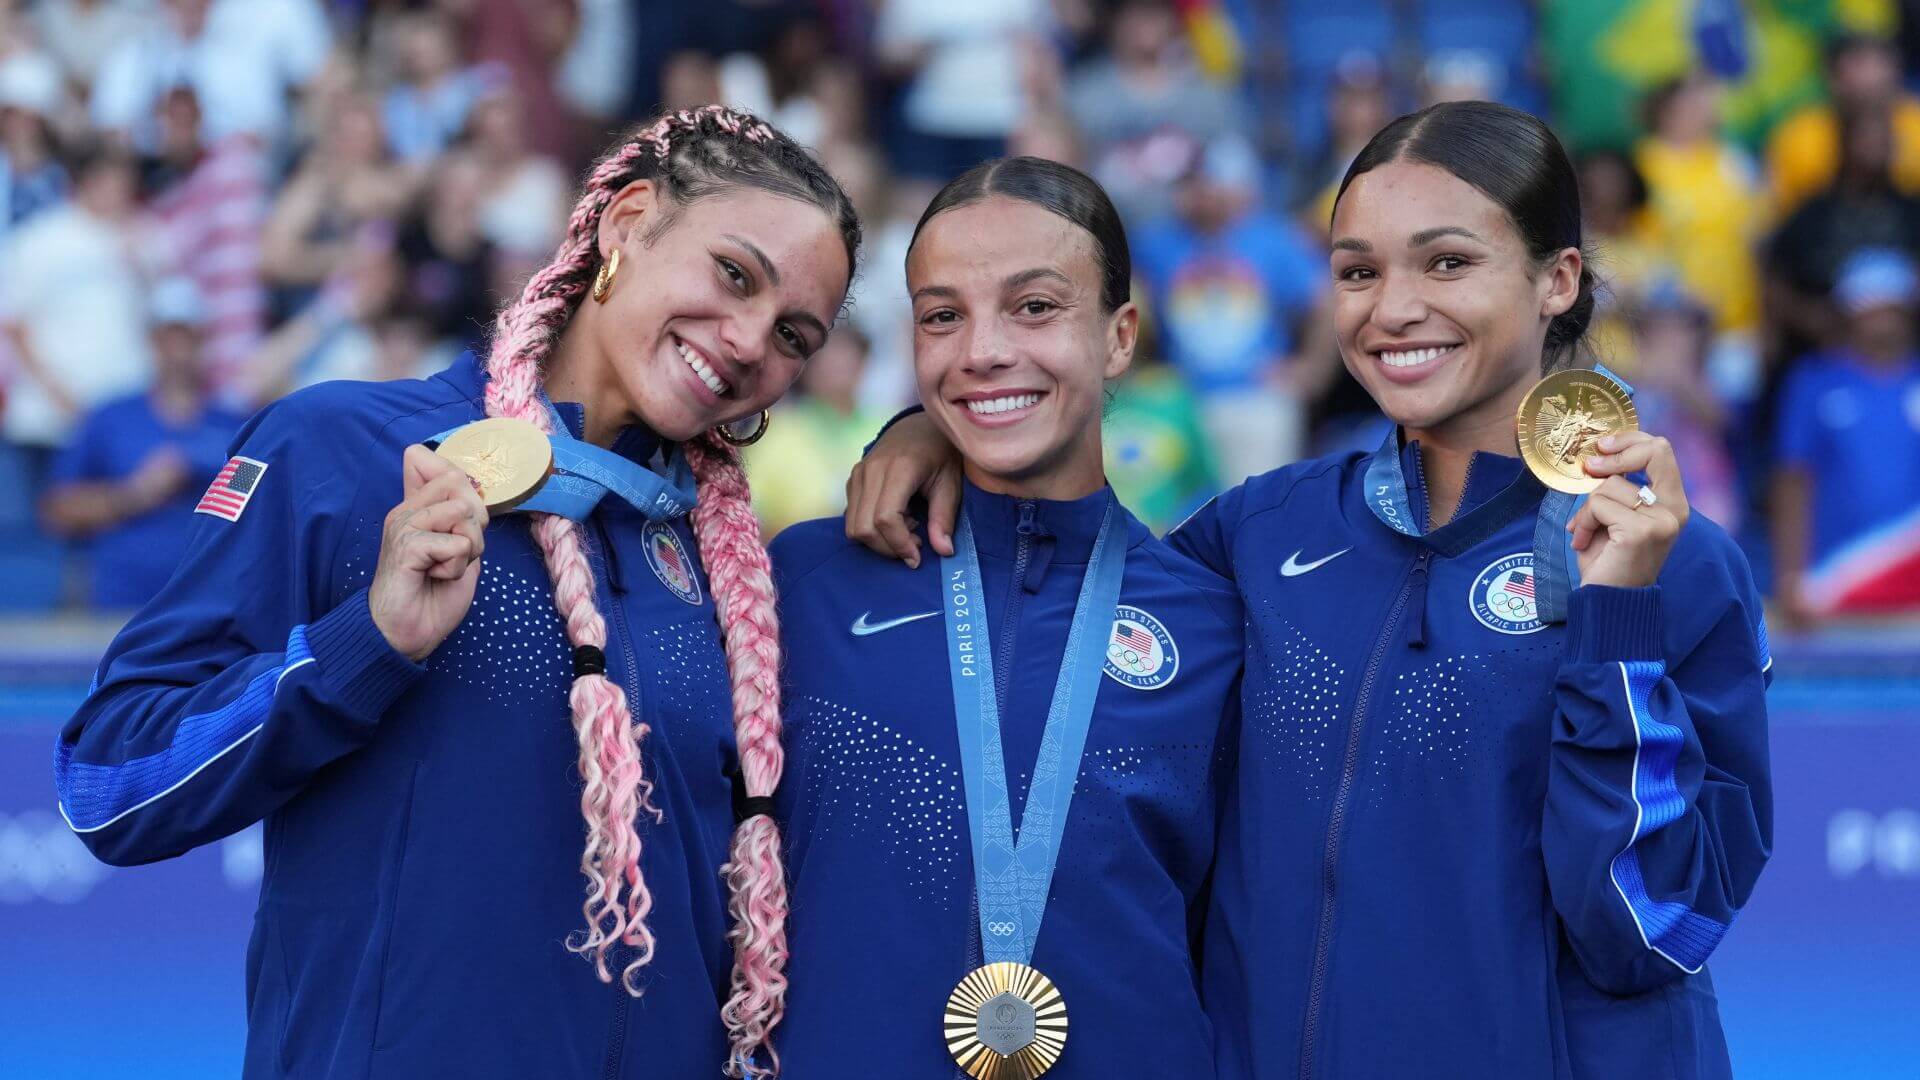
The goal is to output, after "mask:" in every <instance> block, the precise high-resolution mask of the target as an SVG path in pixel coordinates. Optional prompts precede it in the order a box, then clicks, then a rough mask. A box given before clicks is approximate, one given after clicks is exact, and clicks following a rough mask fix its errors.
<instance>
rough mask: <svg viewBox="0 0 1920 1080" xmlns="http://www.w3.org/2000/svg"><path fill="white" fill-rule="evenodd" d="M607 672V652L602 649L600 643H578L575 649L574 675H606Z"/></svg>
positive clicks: (576, 676)
mask: <svg viewBox="0 0 1920 1080" xmlns="http://www.w3.org/2000/svg"><path fill="white" fill-rule="evenodd" d="M606 673H607V654H606V653H603V652H601V651H600V646H598V645H576V646H574V649H573V677H574V678H576V679H577V678H579V677H580V676H582V675H605V674H606Z"/></svg>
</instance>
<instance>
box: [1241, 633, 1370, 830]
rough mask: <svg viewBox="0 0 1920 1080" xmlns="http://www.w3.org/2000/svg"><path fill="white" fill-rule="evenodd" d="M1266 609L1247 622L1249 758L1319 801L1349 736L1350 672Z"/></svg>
mask: <svg viewBox="0 0 1920 1080" xmlns="http://www.w3.org/2000/svg"><path fill="white" fill-rule="evenodd" d="M1269 608H1270V610H1269V615H1268V617H1266V618H1262V619H1256V620H1250V625H1251V628H1252V630H1253V633H1252V635H1251V636H1250V638H1249V640H1250V642H1251V644H1252V645H1253V647H1254V655H1252V656H1250V657H1248V658H1247V688H1246V691H1245V694H1244V696H1243V704H1244V706H1245V718H1244V723H1245V724H1246V725H1247V730H1248V734H1249V735H1250V736H1251V737H1250V738H1249V739H1248V740H1247V742H1248V756H1249V757H1250V758H1251V759H1252V763H1255V764H1259V765H1261V766H1264V767H1267V768H1272V769H1276V770H1278V771H1279V773H1280V774H1281V776H1283V777H1286V778H1291V779H1294V780H1297V781H1299V782H1300V784H1299V788H1298V790H1299V791H1300V792H1301V794H1302V795H1304V796H1305V797H1307V798H1309V799H1318V798H1320V797H1322V796H1323V795H1324V794H1325V792H1324V791H1323V790H1322V781H1324V780H1325V779H1326V778H1327V775H1328V769H1329V767H1330V765H1331V763H1332V762H1333V760H1334V759H1335V758H1336V757H1337V755H1338V753H1339V748H1338V745H1337V744H1338V742H1339V740H1340V737H1341V733H1343V732H1344V731H1345V730H1346V729H1345V727H1344V725H1345V722H1346V713H1347V710H1348V709H1349V708H1350V703H1349V702H1348V701H1347V700H1346V699H1345V697H1344V694H1345V693H1348V692H1350V691H1349V690H1348V689H1347V688H1346V685H1345V684H1346V682H1347V668H1346V665H1344V664H1342V663H1340V662H1339V661H1338V660H1335V659H1334V658H1333V657H1332V656H1331V655H1329V654H1328V653H1327V652H1326V650H1324V649H1322V648H1320V647H1319V646H1318V645H1315V644H1314V643H1313V642H1312V641H1311V640H1309V639H1308V638H1307V636H1306V635H1305V634H1303V633H1301V632H1300V630H1299V629H1298V628H1297V627H1295V626H1294V625H1293V624H1292V623H1290V622H1288V621H1287V620H1286V619H1285V618H1283V617H1281V616H1280V615H1279V614H1278V613H1277V612H1274V611H1272V610H1271V605H1270V606H1269Z"/></svg>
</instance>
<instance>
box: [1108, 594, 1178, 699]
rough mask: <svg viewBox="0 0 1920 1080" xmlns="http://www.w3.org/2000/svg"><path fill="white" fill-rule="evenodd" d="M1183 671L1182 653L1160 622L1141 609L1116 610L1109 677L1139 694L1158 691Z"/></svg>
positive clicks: (1109, 649) (1110, 646)
mask: <svg viewBox="0 0 1920 1080" xmlns="http://www.w3.org/2000/svg"><path fill="white" fill-rule="evenodd" d="M1178 670H1180V650H1179V649H1178V648H1176V647H1175V646H1174V644H1173V635H1172V634H1169V633H1168V632H1167V628H1166V626H1165V625H1163V624H1162V623H1161V622H1160V620H1159V619H1156V618H1154V617H1153V616H1152V615H1149V614H1147V613H1146V612H1144V611H1141V610H1140V609H1139V608H1137V607H1130V606H1128V605H1126V604H1121V605H1120V606H1119V607H1117V608H1114V609H1113V630H1112V632H1111V633H1110V634H1109V635H1108V637H1107V663H1106V672H1107V676H1108V677H1109V678H1111V679H1113V681H1115V682H1117V683H1119V684H1121V685H1122V686H1131V687H1133V688H1134V689H1135V690H1158V689H1160V688H1161V687H1163V686H1165V685H1167V684H1168V683H1170V682H1172V681H1173V673H1174V672H1176V671H1178Z"/></svg>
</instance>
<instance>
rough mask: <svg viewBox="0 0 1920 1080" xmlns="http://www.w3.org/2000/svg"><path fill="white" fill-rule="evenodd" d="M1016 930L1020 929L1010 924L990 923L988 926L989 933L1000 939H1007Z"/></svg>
mask: <svg viewBox="0 0 1920 1080" xmlns="http://www.w3.org/2000/svg"><path fill="white" fill-rule="evenodd" d="M1016 929H1018V927H1017V926H1016V925H1015V924H1013V923H1010V922H990V923H988V924H987V932H988V933H990V934H994V935H997V936H999V937H1006V936H1007V935H1009V934H1011V933H1013V932H1014V930H1016Z"/></svg>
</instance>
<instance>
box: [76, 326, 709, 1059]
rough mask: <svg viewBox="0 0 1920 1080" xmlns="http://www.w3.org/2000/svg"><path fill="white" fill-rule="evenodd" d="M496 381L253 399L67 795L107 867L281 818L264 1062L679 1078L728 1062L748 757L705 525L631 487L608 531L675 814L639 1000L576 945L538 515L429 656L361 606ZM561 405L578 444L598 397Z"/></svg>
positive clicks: (264, 952) (256, 987)
mask: <svg viewBox="0 0 1920 1080" xmlns="http://www.w3.org/2000/svg"><path fill="white" fill-rule="evenodd" d="M483 377H484V376H483V374H482V371H481V369H480V368H479V367H478V365H477V364H476V362H475V361H474V359H473V358H472V357H471V356H467V357H463V358H462V359H461V360H460V361H459V362H457V363H456V364H455V365H454V366H453V367H452V368H450V369H449V370H447V371H445V372H442V373H441V374H439V375H436V376H434V377H433V378H430V379H425V380H419V381H407V382H396V383H379V384H367V383H330V384H324V385H321V386H317V387H314V388H312V389H310V390H306V391H302V392H300V393H297V394H294V395H292V396H291V397H288V398H286V399H284V400H282V401H280V402H279V403H277V404H275V405H272V406H270V407H269V408H267V409H266V410H265V411H263V412H262V413H261V414H260V415H258V416H257V417H255V418H254V419H253V420H252V421H251V422H250V423H249V424H248V425H247V427H246V429H245V430H244V431H243V432H242V433H241V435H240V438H239V441H238V444H237V448H236V450H235V454H236V455H238V457H239V458H241V459H244V460H245V461H247V462H251V463H252V464H251V465H250V466H247V467H246V468H243V469H241V470H240V471H239V473H238V474H237V480H236V482H235V484H234V485H233V486H234V487H236V488H238V487H246V488H247V490H246V492H245V493H244V502H243V504H242V505H241V508H240V509H239V511H238V513H237V515H232V516H233V518H234V519H233V520H227V519H226V518H225V517H223V516H217V515H215V514H211V513H205V514H199V515H196V517H195V522H196V527H195V529H194V536H193V541H192V546H191V549H190V551H189V553H188V555H187V557H186V559H185V561H184V562H183V563H182V564H181V566H180V568H179V570H178V572H177V573H176V574H175V575H174V577H173V579H172V581H171V582H170V583H169V584H168V585H167V586H166V588H165V589H164V590H163V591H162V592H161V594H160V595H159V597H158V598H157V599H155V600H154V602H153V603H151V604H150V605H148V607H147V608H146V609H145V610H143V611H141V612H140V613H139V614H138V615H137V616H135V617H134V619H133V621H132V622H131V623H129V624H128V625H127V627H126V628H125V629H124V630H123V631H122V632H121V633H120V635H119V636H118V637H117V638H116V639H115V640H114V642H113V645H112V647H111V648H110V649H109V650H108V652H107V655H106V657H105V659H104V660H103V661H102V662H101V665H100V669H99V673H98V676H97V682H96V685H95V688H94V690H93V692H92V693H91V694H89V695H88V697H87V700H86V702H85V704H84V705H82V706H81V708H80V710H79V712H78V713H76V714H75V715H74V717H73V718H72V719H71V720H70V721H69V722H68V723H67V725H66V727H65V729H64V730H63V731H62V733H61V736H60V741H59V745H58V748H57V750H56V762H55V774H56V780H57V785H58V789H59V796H60V803H61V809H62V811H63V812H64V813H65V814H66V815H67V818H68V820H69V821H70V822H71V824H72V825H73V827H74V829H75V830H76V831H77V832H78V833H79V835H80V837H81V839H83V840H84V841H86V843H87V845H88V846H89V847H90V848H91V849H92V850H93V851H94V853H95V854H96V855H98V856H99V857H100V858H102V859H105V860H106V861H108V862H111V863H115V864H122V865H129V864H135V863H146V862H152V861H155V860H158V859H165V858H169V857H171V856H174V855H178V854H180V853H181V852H184V851H186V850H188V849H189V848H193V847H196V846H198V845H200V844H205V843H208V842H210V841H213V840H217V839H219V838H221V837H223V836H226V835H228V834H229V833H232V832H235V831H237V830H239V829H241V828H244V827H245V826H247V825H249V824H251V823H253V822H255V821H260V820H262V819H264V820H265V822H266V874H265V878H264V880H263V881H262V883H261V890H260V906H259V910H258V913H257V915H256V916H255V921H254V928H253V937H252V941H251V944H250V947H249V950H248V954H247V1009H248V1015H247V1026H248V1034H247V1051H246V1064H245V1075H246V1076H248V1077H280V1076H287V1077H300V1078H302V1080H309V1078H316V1077H355V1078H358V1077H372V1078H378V1077H405V1078H409V1080H416V1078H420V1077H429V1076H459V1077H468V1078H474V1077H502V1078H506V1077H513V1078H522V1077H536V1076H537V1077H543V1078H544V1077H569V1078H570V1077H634V1078H639V1077H645V1078H663V1080H669V1078H670V1080H680V1078H682V1077H695V1076H717V1075H719V1071H720V1067H721V1065H722V1063H723V1062H724V1061H725V1059H726V1053H727V1048H726V1039H725V1033H724V1031H723V1029H722V1026H721V1023H720V1019H719V1007H720V1001H721V999H722V998H723V997H724V993H725V988H726V983H727V977H728V970H729V967H730V965H731V954H730V951H729V948H728V945H727V942H726V938H725V934H726V929H727V925H726V905H725V892H724V886H723V883H722V881H721V879H720V878H719V876H718V867H719V866H720V864H721V863H722V862H723V861H725V859H726V852H727V843H728V838H729V835H730V833H731V829H732V816H731V793H732V776H733V774H734V772H736V771H737V770H736V758H735V752H734V739H733V725H732V721H731V716H732V708H731V703H730V697H731V695H730V690H729V684H728V681H727V675H726V665H725V660H724V657H723V655H722V652H721V647H720V640H719V629H718V626H717V625H716V623H715V619H714V609H713V605H712V602H711V599H710V597H709V595H708V591H707V587H706V579H705V577H704V574H703V572H702V570H701V569H700V566H699V563H698V559H697V557H696V554H695V548H694V544H693V537H692V535H691V533H690V532H689V530H688V528H687V526H686V523H685V522H684V521H675V522H672V523H671V524H670V525H668V524H660V525H651V526H650V525H649V524H648V522H647V521H646V519H645V518H644V517H642V516H641V515H640V514H639V513H638V512H637V511H635V510H633V509H632V508H631V507H628V506H627V505H626V504H624V503H620V502H618V501H617V500H615V499H607V500H606V501H604V502H602V503H601V505H600V508H599V509H598V510H597V511H596V512H595V514H594V515H593V517H592V518H591V519H589V521H588V522H587V523H586V534H587V537H588V547H589V550H590V552H591V559H592V562H593V568H594V577H595V583H596V585H597V587H598V592H599V603H600V610H601V611H602V613H603V614H605V616H606V618H607V621H608V647H607V650H606V652H607V665H608V671H607V674H608V675H609V676H611V677H613V678H614V679H616V680H617V681H618V682H619V683H620V684H621V685H622V686H623V687H624V688H625V689H626V691H627V694H628V696H629V699H630V701H631V702H632V703H633V711H634V717H635V719H636V720H637V721H643V722H645V723H647V724H649V725H650V726H651V727H652V733H651V734H650V735H649V736H648V738H647V740H646V741H645V743H643V754H644V762H645V769H646V774H647V776H648V778H649V779H651V780H652V781H653V782H654V788H653V799H654V802H655V804H656V805H657V806H658V807H659V808H660V809H661V810H662V811H664V812H665V815H666V820H665V823H664V824H661V825H656V824H654V822H653V820H652V818H651V817H649V816H647V815H645V814H643V815H641V819H640V824H639V829H640V836H641V842H642V844H643V849H642V866H643V870H644V872H645V875H646V880H647V883H648V885H649V886H650V887H651V889H652V893H653V902H654V907H653V912H652V914H651V915H650V916H649V918H648V922H649V924H650V925H651V927H652V928H653V930H654V932H655V934H656V935H657V937H658V947H657V950H656V952H655V955H654V959H653V962H652V964H651V966H649V967H647V968H645V969H643V972H644V975H643V977H642V981H643V983H644V985H645V986H646V994H645V996H644V997H642V998H640V999H638V1000H634V999H631V998H629V996H628V995H627V994H626V992H625V991H624V990H623V989H621V988H620V987H619V986H618V985H617V983H616V984H614V985H608V984H605V983H602V982H600V981H599V980H598V979H597V978H596V977H595V975H594V973H593V969H592V967H591V965H590V963H589V961H588V960H586V959H584V958H582V957H579V956H576V955H574V954H572V953H570V952H568V951H567V949H566V948H565V944H564V943H565V941H566V940H567V939H568V937H569V935H573V934H576V933H578V932H581V931H582V930H583V929H584V926H585V918H584V916H583V915H582V913H581V900H582V898H583V895H584V891H585V881H584V879H583V877H582V876H581V873H580V868H579V862H580V853H581V847H582V843H583V837H584V825H583V823H582V820H581V816H580V790H581V789H580V780H579V776H578V773H577V769H576V765H575V761H576V758H577V755H578V750H577V743H576V740H575V737H574V732H573V728H572V721H571V718H570V713H569V710H568V705H567V692H568V689H569V686H570V685H571V677H572V669H571V661H570V655H571V653H570V647H569V646H568V644H567V642H566V638H565V634H564V631H563V628H562V626H561V624H560V621H559V618H558V616H557V615H556V614H555V612H554V608H553V589H552V586H551V584H550V582H549V577H548V574H547V570H546V567H545V565H544V564H543V562H542V561H541V556H540V552H539V548H538V546H537V545H536V544H535V543H534V542H533V539H532V536H531V535H530V531H529V528H528V525H529V520H528V518H526V517H525V516H521V515H510V516H506V517H500V518H496V519H495V520H494V521H493V522H492V523H491V524H490V525H489V526H488V528H487V536H486V539H487V549H486V554H485V556H484V558H483V560H482V571H481V576H480V582H479V587H478V591H477V595H476V597H475V599H474V602H473V607H472V609H471V610H470V611H469V612H468V614H467V617H466V620H465V621H464V622H463V623H462V624H461V625H460V627H459V628H458V629H457V630H456V631H455V632H454V633H453V635H452V636H450V637H449V638H448V639H447V640H446V641H445V642H444V643H443V644H442V645H441V646H440V647H439V648H438V649H436V650H435V651H434V653H433V654H432V655H431V656H430V657H428V658H427V660H426V662H425V664H424V665H415V664H413V663H411V662H409V661H408V660H407V659H406V658H405V657H403V656H401V655H399V654H398V653H396V652H394V651H393V649H392V648H391V647H390V646H388V644H387V643H386V640H385V639H384V638H383V637H382V636H381V634H380V631H379V630H378V629H377V628H376V627H375V626H374V624H373V621H372V618H371V616H370V615H369V613H368V608H367V585H368V583H369V582H370V581H371V580H372V575H373V570H374V566H375V563H376V560H377V556H378V552H379V546H380V539H381V525H382V521H383V519H384V517H385V515H386V513H387V511H388V510H390V509H391V508H392V507H393V506H394V505H396V504H397V503H399V501H400V499H401V467H400V459H401V454H402V452H403V450H404V449H405V448H406V447H407V445H408V444H410V443H415V442H420V441H421V440H423V439H426V438H429V437H431V436H433V435H435V434H437V433H439V432H441V431H444V430H446V429H448V428H452V427H455V426H458V425H460V424H462V423H465V422H467V421H469V420H474V419H478V418H480V417H481V416H482V415H484V412H483V409H482V405H481V389H482V380H483ZM561 411H562V413H563V415H564V416H566V417H567V419H568V421H569V423H570V424H573V425H575V426H576V433H577V430H578V428H577V425H578V424H579V421H580V410H579V409H578V408H577V407H573V406H565V405H563V406H561ZM654 449H655V440H654V439H653V438H652V436H651V435H650V434H648V433H646V432H644V431H642V430H639V429H632V428H630V429H628V430H627V431H626V432H625V433H623V435H622V436H621V438H620V441H619V442H617V443H616V445H615V450H616V451H619V452H621V453H624V454H626V455H628V456H629V457H633V458H635V459H637V460H641V461H645V460H647V459H649V458H650V457H651V456H652V454H653V451H654ZM256 470H257V471H256ZM241 501H242V499H241V496H239V495H233V494H229V495H227V496H222V497H220V498H218V499H215V500H214V502H215V503H217V504H218V506H217V507H216V508H221V509H225V510H227V511H228V512H229V513H231V508H232V507H233V506H234V504H235V503H236V502H241ZM611 959H612V960H613V963H614V965H620V966H623V965H624V963H625V960H626V959H627V957H625V956H624V955H616V956H615V957H612V958H611ZM614 970H615V971H617V970H618V966H615V967H614Z"/></svg>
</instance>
